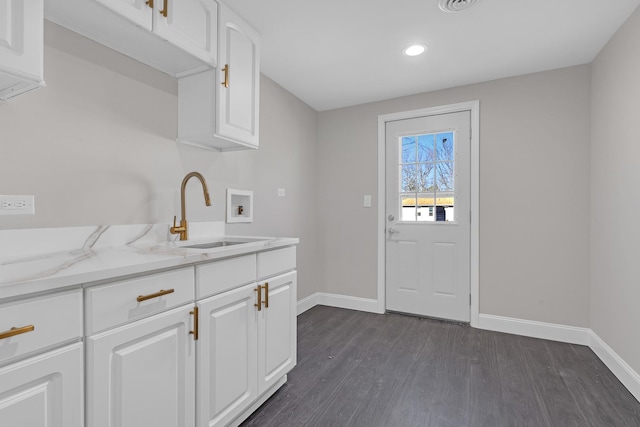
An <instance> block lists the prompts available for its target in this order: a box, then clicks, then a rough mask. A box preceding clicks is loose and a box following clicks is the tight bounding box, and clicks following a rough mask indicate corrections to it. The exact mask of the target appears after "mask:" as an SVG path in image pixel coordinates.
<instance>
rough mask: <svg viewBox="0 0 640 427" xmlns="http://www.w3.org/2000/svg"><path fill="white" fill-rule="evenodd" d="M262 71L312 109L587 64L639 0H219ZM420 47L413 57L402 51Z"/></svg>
mask: <svg viewBox="0 0 640 427" xmlns="http://www.w3.org/2000/svg"><path fill="white" fill-rule="evenodd" d="M226 3H227V4H228V5H229V6H230V7H231V8H232V9H233V10H235V11H236V12H237V13H238V14H239V15H241V16H242V17H243V18H244V19H246V20H247V21H248V22H249V24H250V25H252V26H253V27H254V28H256V29H257V30H258V31H259V32H260V34H261V37H262V55H261V57H262V64H261V68H262V70H261V71H262V72H263V73H264V74H265V75H267V76H268V77H270V78H271V79H273V80H275V81H276V82H277V83H278V84H280V85H281V86H283V87H284V88H286V89H287V90H289V91H290V92H292V93H293V94H295V95H296V96H297V97H299V98H300V99H302V100H303V101H304V102H306V103H307V104H309V105H310V106H311V107H313V108H314V109H316V110H318V111H324V110H330V109H334V108H340V107H345V106H349V105H357V104H362V103H366V102H372V101H378V100H382V99H388V98H393V97H398V96H403V95H409V94H414V93H420V92H427V91H433V90H437V89H444V88H448V87H454V86H460V85H464V84H470V83H477V82H482V81H487V80H494V79H498V78H503V77H508V76H515V75H520V74H526V73H532V72H536V71H542V70H550V69H555V68H561V67H567V66H571V65H577V64H585V63H589V62H591V61H592V60H593V58H594V57H595V56H596V55H597V53H598V52H599V51H600V49H602V47H603V46H604V45H605V43H606V42H607V41H608V40H609V38H610V37H611V36H612V35H613V34H614V33H615V31H616V30H617V29H618V28H619V27H620V26H621V25H622V23H623V22H624V21H625V20H626V19H627V18H628V17H629V15H631V13H632V12H633V11H634V10H635V8H636V7H637V6H638V4H640V0H529V1H523V0H478V1H477V3H476V4H475V5H474V6H473V7H471V8H469V9H467V10H464V11H461V12H457V13H444V12H442V11H440V9H439V8H438V0H322V1H320V0H315V1H312V0H271V1H266V0H227V1H226ZM414 43H421V44H426V45H427V46H428V47H429V50H428V52H427V53H426V54H423V55H422V56H419V57H413V58H410V57H407V56H404V55H403V53H402V49H403V48H404V47H406V46H408V45H410V44H414Z"/></svg>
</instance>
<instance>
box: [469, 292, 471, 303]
mask: <svg viewBox="0 0 640 427" xmlns="http://www.w3.org/2000/svg"><path fill="white" fill-rule="evenodd" d="M469 306H471V294H469Z"/></svg>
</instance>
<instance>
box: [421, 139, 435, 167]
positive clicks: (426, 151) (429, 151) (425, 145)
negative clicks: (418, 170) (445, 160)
mask: <svg viewBox="0 0 640 427" xmlns="http://www.w3.org/2000/svg"><path fill="white" fill-rule="evenodd" d="M434 140H435V135H433V134H431V135H418V162H420V163H424V162H433V160H434V159H433V158H434V155H433V146H434V143H433V141H434Z"/></svg>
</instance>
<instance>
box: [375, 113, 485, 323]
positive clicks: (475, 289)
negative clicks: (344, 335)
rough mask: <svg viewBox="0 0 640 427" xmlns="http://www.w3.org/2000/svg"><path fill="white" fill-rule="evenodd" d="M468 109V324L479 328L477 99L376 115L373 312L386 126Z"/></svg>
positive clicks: (381, 262) (381, 293)
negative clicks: (375, 244) (375, 250)
mask: <svg viewBox="0 0 640 427" xmlns="http://www.w3.org/2000/svg"><path fill="white" fill-rule="evenodd" d="M458 111H471V266H470V267H471V270H470V274H471V278H470V286H471V289H470V291H471V313H470V318H471V326H473V327H479V326H478V324H479V316H480V101H470V102H461V103H459V104H450V105H443V106H440V107H433V108H423V109H420V110H412V111H403V112H400V113H392V114H383V115H380V116H378V301H377V309H376V311H375V312H376V313H384V312H385V308H386V302H385V276H386V271H385V226H386V221H385V212H386V206H385V200H386V195H385V179H386V177H385V156H386V155H385V126H386V123H387V122H390V121H394V120H404V119H412V118H416V117H424V116H431V115H436V114H446V113H455V112H458Z"/></svg>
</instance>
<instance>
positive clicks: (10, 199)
mask: <svg viewBox="0 0 640 427" xmlns="http://www.w3.org/2000/svg"><path fill="white" fill-rule="evenodd" d="M35 213H36V212H35V202H34V197H33V196H0V215H33V214H35Z"/></svg>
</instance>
